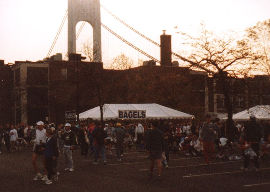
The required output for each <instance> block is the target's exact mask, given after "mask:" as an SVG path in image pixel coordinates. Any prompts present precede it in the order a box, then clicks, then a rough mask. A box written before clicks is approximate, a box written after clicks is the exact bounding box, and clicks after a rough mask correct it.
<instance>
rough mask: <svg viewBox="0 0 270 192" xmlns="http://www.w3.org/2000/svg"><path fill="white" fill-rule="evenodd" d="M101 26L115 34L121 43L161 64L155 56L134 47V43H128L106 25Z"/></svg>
mask: <svg viewBox="0 0 270 192" xmlns="http://www.w3.org/2000/svg"><path fill="white" fill-rule="evenodd" d="M101 26H102V27H103V28H105V29H106V30H107V31H109V32H110V33H111V34H113V35H114V36H116V37H117V38H118V39H120V40H121V41H123V42H124V43H126V44H127V45H129V46H130V47H132V48H133V49H135V50H136V51H138V52H140V53H141V54H143V55H145V56H146V57H148V58H150V59H152V60H154V61H155V62H157V63H160V61H159V60H158V59H156V58H155V57H153V56H151V55H149V54H148V53H146V52H144V51H143V50H141V49H140V48H138V47H136V46H135V45H133V44H132V43H130V42H129V41H127V40H126V39H124V38H123V37H121V36H120V35H118V34H117V33H116V32H114V31H113V30H111V29H110V28H109V27H108V26H106V25H104V24H103V23H102V24H101Z"/></svg>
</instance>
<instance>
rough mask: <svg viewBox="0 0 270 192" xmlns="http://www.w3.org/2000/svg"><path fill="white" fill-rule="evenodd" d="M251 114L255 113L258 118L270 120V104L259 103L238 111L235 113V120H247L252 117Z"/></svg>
mask: <svg viewBox="0 0 270 192" xmlns="http://www.w3.org/2000/svg"><path fill="white" fill-rule="evenodd" d="M250 115H254V116H255V117H256V119H258V120H270V105H257V106H255V107H252V108H249V109H246V110H244V111H241V112H239V113H236V114H234V115H233V120H236V121H247V120H249V119H250ZM226 119H227V117H226Z"/></svg>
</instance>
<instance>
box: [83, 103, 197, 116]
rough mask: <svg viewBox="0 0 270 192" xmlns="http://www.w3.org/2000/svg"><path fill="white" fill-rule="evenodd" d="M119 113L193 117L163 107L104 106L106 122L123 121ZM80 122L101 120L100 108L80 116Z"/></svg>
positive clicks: (157, 105) (135, 105) (148, 105)
mask: <svg viewBox="0 0 270 192" xmlns="http://www.w3.org/2000/svg"><path fill="white" fill-rule="evenodd" d="M119 111H144V112H145V118H143V119H192V118H194V116H193V115H189V114H187V113H183V112H181V111H177V110H174V109H171V108H168V107H164V106H162V105H159V104H156V103H153V104H105V105H104V106H103V118H104V120H113V119H121V118H119ZM79 117H80V120H85V119H93V120H100V108H99V107H95V108H93V109H90V110H88V111H85V112H83V113H81V114H80V115H79Z"/></svg>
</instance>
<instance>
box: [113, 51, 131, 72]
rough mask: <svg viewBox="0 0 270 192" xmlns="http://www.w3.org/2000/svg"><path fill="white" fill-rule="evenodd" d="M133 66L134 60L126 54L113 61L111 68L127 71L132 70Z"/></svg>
mask: <svg viewBox="0 0 270 192" xmlns="http://www.w3.org/2000/svg"><path fill="white" fill-rule="evenodd" d="M132 66H133V60H132V59H130V58H129V57H127V56H126V55H125V54H123V53H122V54H121V55H119V56H117V57H115V58H114V59H113V62H112V63H111V65H110V66H109V68H111V69H117V70H125V69H130V68H131V67H132Z"/></svg>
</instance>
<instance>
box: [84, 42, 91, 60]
mask: <svg viewBox="0 0 270 192" xmlns="http://www.w3.org/2000/svg"><path fill="white" fill-rule="evenodd" d="M82 53H83V54H84V56H85V57H86V58H87V60H88V61H90V62H93V61H94V52H93V43H92V42H90V41H86V42H84V43H83V45H82Z"/></svg>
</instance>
